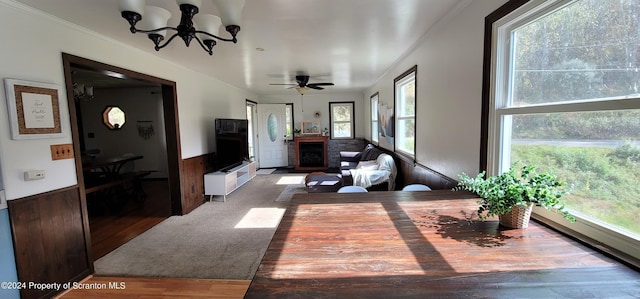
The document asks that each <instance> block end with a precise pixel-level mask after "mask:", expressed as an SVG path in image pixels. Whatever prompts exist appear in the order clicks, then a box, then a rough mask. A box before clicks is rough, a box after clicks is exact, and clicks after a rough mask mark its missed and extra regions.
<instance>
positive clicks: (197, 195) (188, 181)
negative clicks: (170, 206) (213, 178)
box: [180, 154, 213, 215]
mask: <svg viewBox="0 0 640 299" xmlns="http://www.w3.org/2000/svg"><path fill="white" fill-rule="evenodd" d="M212 161H213V154H205V155H202V156H197V157H192V158H188V159H184V160H182V175H181V176H180V180H181V185H182V215H185V214H188V213H189V212H191V211H193V210H194V209H195V208H197V207H199V206H200V205H201V204H203V203H204V174H205V173H207V172H210V171H213V163H212Z"/></svg>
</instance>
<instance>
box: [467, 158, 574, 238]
mask: <svg viewBox="0 0 640 299" xmlns="http://www.w3.org/2000/svg"><path fill="white" fill-rule="evenodd" d="M517 166H518V163H516V164H514V165H512V166H511V167H510V168H509V171H507V172H504V173H502V174H500V175H495V176H491V177H487V178H485V172H484V171H483V172H481V173H479V174H478V175H477V176H476V177H475V178H472V177H469V176H468V175H467V174H465V173H462V174H461V175H459V177H460V182H459V183H458V186H457V187H456V189H457V190H467V191H471V192H473V193H475V194H476V195H478V196H480V197H481V199H480V200H479V201H478V204H480V207H478V217H479V218H480V219H481V220H486V219H487V218H488V217H493V216H498V217H499V219H500V225H502V226H506V227H511V228H526V227H527V226H528V224H529V216H530V215H531V210H532V209H533V206H534V205H536V206H540V207H543V208H545V209H547V210H554V211H556V212H557V213H560V214H562V215H563V216H564V218H566V219H567V220H569V221H571V222H574V221H575V218H574V217H573V216H572V215H571V214H570V213H569V212H568V211H567V210H566V209H565V205H564V202H563V200H562V195H563V194H565V193H566V191H565V190H564V189H563V187H564V185H565V184H564V183H563V182H560V181H558V179H557V178H556V176H555V174H552V173H536V168H535V166H532V165H523V166H522V167H521V168H518V167H517Z"/></svg>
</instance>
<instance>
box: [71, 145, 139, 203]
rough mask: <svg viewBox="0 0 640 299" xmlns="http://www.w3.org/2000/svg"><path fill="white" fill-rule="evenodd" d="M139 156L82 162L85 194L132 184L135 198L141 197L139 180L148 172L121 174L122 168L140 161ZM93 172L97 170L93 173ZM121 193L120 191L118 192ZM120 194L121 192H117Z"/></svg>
mask: <svg viewBox="0 0 640 299" xmlns="http://www.w3.org/2000/svg"><path fill="white" fill-rule="evenodd" d="M142 158H143V156H141V155H121V156H114V157H105V158H93V159H92V158H87V159H84V160H83V161H82V169H83V171H84V174H85V193H86V194H89V193H93V192H97V191H102V190H107V189H118V188H121V187H122V186H123V185H124V184H126V183H130V182H133V183H134V184H135V185H136V186H135V189H136V190H135V191H136V193H140V194H136V196H143V195H144V191H142V189H141V188H142V187H141V186H139V181H138V180H139V179H140V178H142V177H144V176H146V175H149V174H150V172H149V171H143V172H131V173H126V174H124V173H121V169H122V167H123V166H124V165H125V164H127V163H128V162H131V161H135V160H140V159H142ZM94 170H99V171H96V172H94ZM120 191H121V190H120ZM118 193H122V192H118Z"/></svg>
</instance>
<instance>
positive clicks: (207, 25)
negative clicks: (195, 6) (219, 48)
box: [193, 14, 222, 40]
mask: <svg viewBox="0 0 640 299" xmlns="http://www.w3.org/2000/svg"><path fill="white" fill-rule="evenodd" d="M193 21H194V22H195V24H196V30H200V31H204V32H206V33H209V34H212V35H215V36H218V34H219V32H220V25H221V24H222V20H220V17H218V16H214V15H208V14H205V15H196V16H195V17H193ZM198 38H199V39H200V40H208V39H213V38H212V37H210V36H208V35H206V34H202V33H198Z"/></svg>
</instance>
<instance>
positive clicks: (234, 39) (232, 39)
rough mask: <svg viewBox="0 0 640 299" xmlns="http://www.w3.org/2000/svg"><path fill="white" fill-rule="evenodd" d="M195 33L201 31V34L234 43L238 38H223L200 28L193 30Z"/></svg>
mask: <svg viewBox="0 0 640 299" xmlns="http://www.w3.org/2000/svg"><path fill="white" fill-rule="evenodd" d="M195 33H202V34H205V35H207V36H210V37H213V38H216V39H219V40H221V41H223V42H233V43H234V44H235V43H237V42H238V39H237V38H235V37H233V38H224V37H220V36H217V35H213V34H211V33H208V32H206V31H200V30H196V31H195Z"/></svg>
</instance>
